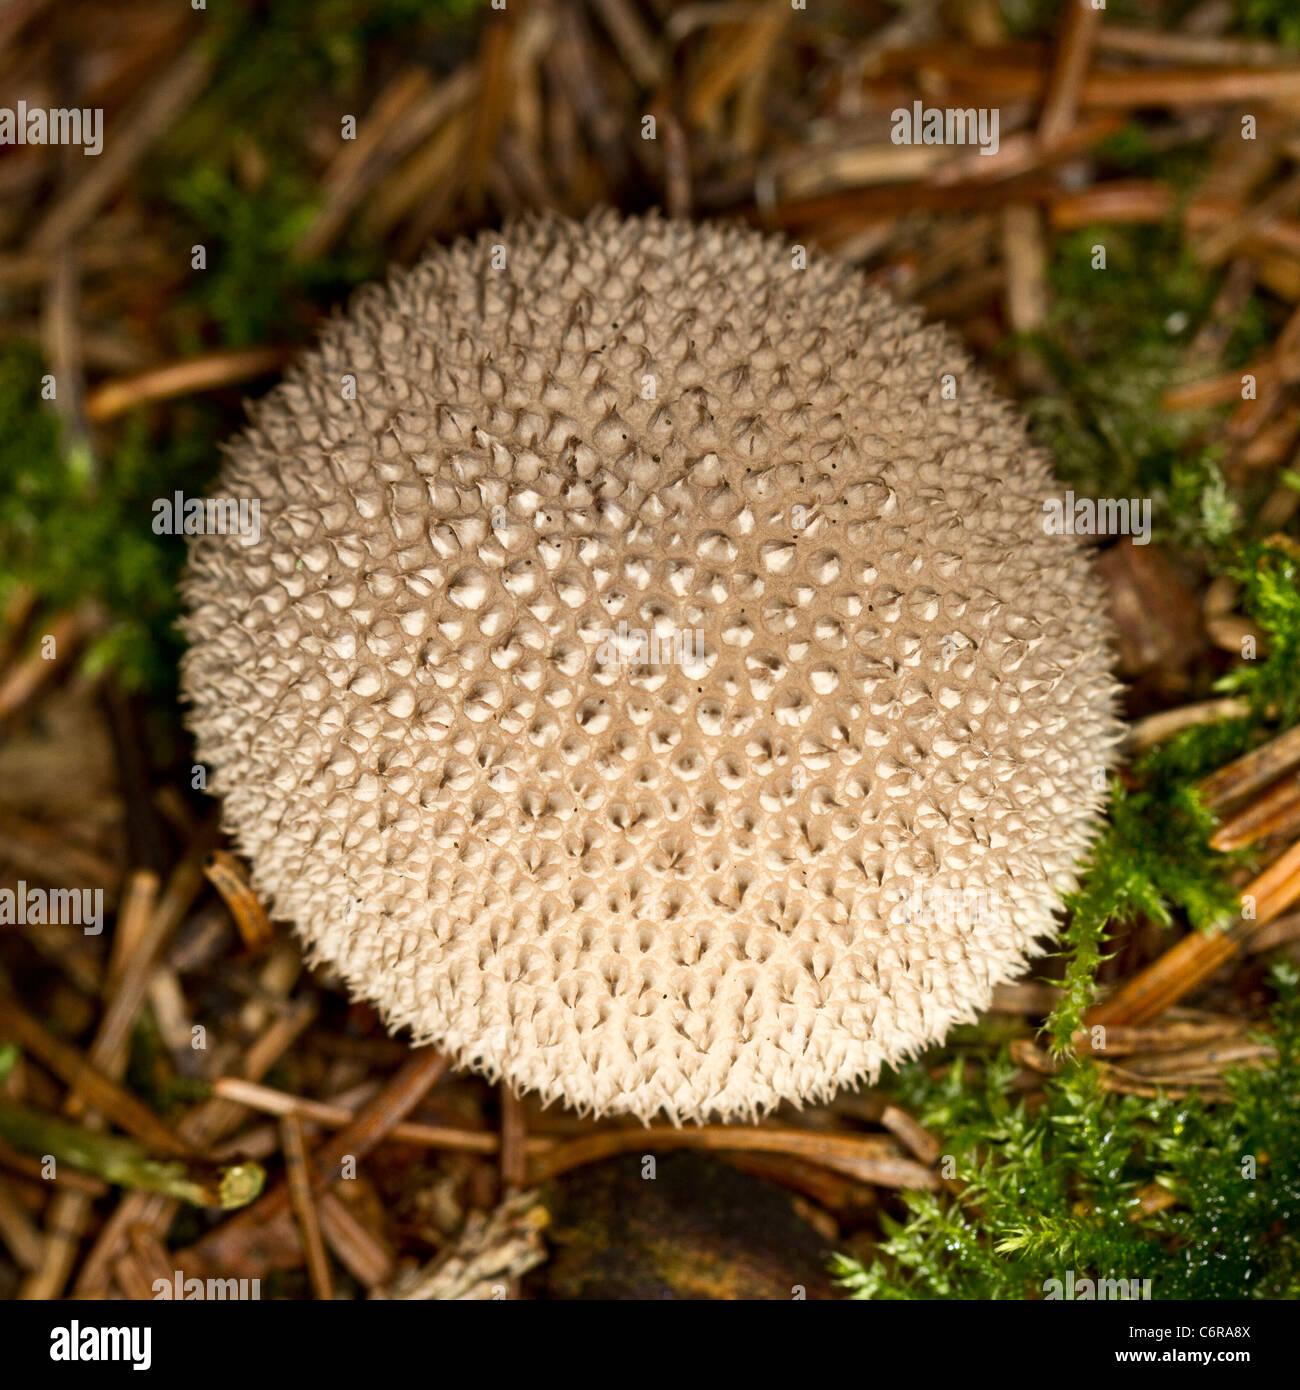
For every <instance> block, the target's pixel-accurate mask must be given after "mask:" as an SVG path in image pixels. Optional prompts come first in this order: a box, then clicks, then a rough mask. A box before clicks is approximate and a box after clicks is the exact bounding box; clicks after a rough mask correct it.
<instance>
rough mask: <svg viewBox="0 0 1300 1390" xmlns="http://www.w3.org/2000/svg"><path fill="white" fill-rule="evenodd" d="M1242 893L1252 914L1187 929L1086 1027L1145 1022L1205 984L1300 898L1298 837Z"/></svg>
mask: <svg viewBox="0 0 1300 1390" xmlns="http://www.w3.org/2000/svg"><path fill="white" fill-rule="evenodd" d="M1241 896H1242V900H1243V907H1244V906H1245V905H1246V902H1247V900H1253V906H1254V914H1255V915H1254V917H1253V918H1251V919H1242V920H1239V921H1238V922H1236V923H1235V924H1234V925H1233V926H1232V927H1230V928H1228V929H1227V930H1226V931H1222V932H1216V933H1214V934H1213V935H1206V934H1204V933H1202V932H1198V931H1192V932H1189V933H1188V934H1187V935H1186V936H1184V937H1183V938H1182V939H1181V940H1179V941H1178V942H1176V943H1175V944H1174V945H1173V946H1171V947H1170V948H1169V950H1167V951H1166V952H1165V953H1164V955H1162V956H1160V957H1158V958H1157V959H1156V960H1154V961H1152V962H1151V964H1150V965H1148V966H1147V967H1146V969H1145V970H1141V971H1139V972H1138V973H1137V974H1136V975H1134V976H1133V977H1132V978H1130V979H1128V980H1126V981H1125V982H1124V984H1123V985H1121V986H1120V988H1119V989H1118V990H1116V991H1115V993H1114V994H1113V995H1111V997H1110V998H1109V999H1106V1000H1104V1001H1103V1002H1102V1003H1101V1004H1098V1005H1097V1006H1096V1007H1095V1008H1093V1009H1090V1010H1089V1011H1088V1014H1087V1015H1086V1017H1085V1019H1084V1024H1085V1027H1089V1028H1091V1027H1094V1026H1095V1025H1097V1024H1102V1025H1111V1024H1116V1023H1146V1022H1147V1021H1148V1020H1150V1019H1153V1018H1155V1017H1157V1016H1158V1015H1159V1014H1161V1013H1163V1012H1164V1010H1165V1009H1167V1008H1168V1007H1169V1006H1170V1005H1171V1004H1175V1003H1177V1002H1178V1000H1180V999H1182V998H1183V997H1184V996H1185V995H1187V994H1190V993H1191V992H1192V990H1194V989H1196V988H1198V987H1199V986H1200V985H1202V984H1204V983H1205V982H1206V981H1207V980H1208V979H1209V978H1210V976H1211V975H1213V974H1214V972H1215V971H1216V970H1218V969H1219V967H1220V966H1222V965H1224V964H1226V963H1227V962H1228V961H1230V960H1231V959H1232V958H1233V956H1235V955H1236V954H1237V952H1238V951H1240V950H1241V949H1242V948H1243V947H1244V946H1245V944H1246V942H1247V941H1248V940H1249V939H1250V937H1251V936H1252V935H1253V933H1254V932H1255V931H1256V930H1258V928H1259V927H1261V926H1263V925H1264V924H1265V923H1266V922H1270V921H1272V920H1273V918H1274V917H1278V916H1280V915H1281V914H1282V913H1283V912H1284V911H1285V910H1286V909H1287V908H1288V907H1290V906H1291V905H1292V903H1294V902H1296V901H1297V900H1300V841H1297V843H1295V844H1294V845H1292V846H1291V848H1290V849H1289V850H1287V852H1286V853H1285V854H1283V855H1282V856H1281V857H1280V858H1279V859H1278V860H1276V861H1275V862H1274V863H1273V864H1271V865H1270V866H1269V867H1268V868H1267V869H1265V870H1264V872H1263V873H1262V874H1260V875H1259V877H1258V878H1256V879H1255V880H1254V881H1253V882H1251V883H1249V884H1248V885H1247V886H1246V888H1245V889H1244V890H1243V892H1242V895H1241Z"/></svg>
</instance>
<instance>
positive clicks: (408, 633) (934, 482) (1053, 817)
mask: <svg viewBox="0 0 1300 1390" xmlns="http://www.w3.org/2000/svg"><path fill="white" fill-rule="evenodd" d="M1051 486H1052V478H1051V471H1050V468H1049V465H1048V461H1047V459H1046V457H1045V455H1044V454H1043V453H1042V452H1041V451H1038V450H1036V449H1034V448H1033V447H1031V445H1030V444H1029V442H1028V440H1027V437H1026V430H1025V425H1024V422H1023V420H1022V418H1021V417H1020V416H1019V414H1018V413H1017V412H1016V411H1015V410H1014V408H1013V407H1011V406H1010V405H1009V404H1007V403H1006V402H1005V401H1004V400H1002V399H1000V398H999V396H998V395H997V393H996V392H995V390H994V389H993V388H992V387H991V386H990V384H989V383H988V382H987V381H986V380H985V379H984V377H983V376H982V375H981V374H980V373H979V371H978V370H977V369H976V368H974V366H973V365H972V363H971V360H970V358H969V356H968V355H967V354H966V353H965V352H964V350H963V349H962V348H961V347H960V346H959V345H958V343H957V342H956V340H955V338H954V337H953V335H952V333H951V332H950V331H948V330H947V329H945V328H942V327H935V326H929V327H927V326H924V325H923V324H922V322H921V319H920V315H919V314H918V313H917V311H915V310H913V309H910V308H904V307H900V305H899V304H897V303H896V302H895V301H894V300H893V299H892V298H890V297H889V296H888V295H887V294H886V293H885V292H884V291H882V290H880V289H878V288H875V287H873V286H871V285H870V284H869V283H868V282H867V281H866V279H865V278H864V277H863V275H862V274H861V273H860V272H858V271H856V270H854V269H853V268H851V267H849V266H846V265H844V264H841V263H839V262H837V261H835V260H834V259H832V258H828V257H822V256H817V255H813V256H810V257H809V258H808V260H807V264H806V268H804V266H803V254H802V251H801V250H800V249H798V248H792V247H791V246H790V245H789V244H788V243H786V242H784V241H782V240H779V239H776V238H772V237H768V236H765V235H763V234H760V233H758V232H755V231H752V230H748V229H744V228H741V227H735V226H725V225H709V224H705V225H695V224H689V223H684V222H677V221H669V220H664V219H662V218H659V217H657V216H647V217H643V218H623V217H621V216H619V215H617V214H614V213H610V212H601V213H598V214H594V215H593V216H592V217H590V218H589V219H588V220H587V221H585V222H583V223H576V222H571V221H567V220H564V219H561V218H557V217H541V218H535V219H529V220H526V221H522V222H518V223H515V224H513V225H512V226H509V227H507V228H506V230H505V231H503V232H496V233H487V234H484V235H481V236H479V237H478V239H477V240H473V241H462V242H458V243H457V244H456V245H453V246H451V247H447V248H437V249H434V250H433V251H431V252H430V253H429V254H428V255H427V256H426V257H425V258H424V259H423V260H422V261H420V262H419V263H418V264H417V265H415V266H414V267H413V268H410V269H403V270H396V271H394V272H393V274H392V276H391V278H390V279H389V280H388V282H387V283H386V284H384V285H372V286H369V287H367V288H365V289H364V290H362V291H361V292H360V293H359V294H358V295H357V297H356V298H355V300H354V301H353V303H352V305H351V306H350V307H349V309H348V310H347V312H346V314H343V315H341V316H339V317H336V318H335V319H334V320H333V321H332V322H331V323H330V325H329V326H328V327H327V329H326V330H325V332H324V334H323V336H322V339H321V342H320V344H319V346H318V347H316V348H315V349H314V350H312V351H311V352H309V353H307V354H306V355H305V356H304V357H303V358H302V359H301V361H300V362H299V363H298V364H297V365H296V366H294V367H293V368H291V369H290V371H289V372H288V374H287V376H286V379H285V381H284V382H283V383H282V384H280V385H279V386H277V387H276V388H275V389H274V390H272V391H271V392H270V394H269V395H268V396H267V397H266V398H265V399H264V400H262V401H261V402H260V403H259V404H257V405H255V406H254V407H253V408H252V411H251V424H250V425H249V427H248V428H247V429H246V430H245V431H244V432H243V433H242V434H241V435H240V436H239V437H238V438H237V439H236V440H235V442H234V443H233V445H232V446H230V447H229V449H228V451H227V456H226V459H225V463H224V468H223V471H222V474H221V477H220V480H219V484H218V486H217V488H216V495H217V496H218V497H220V498H221V499H223V500H224V499H243V500H249V501H252V500H256V501H257V502H258V504H259V508H260V529H258V528H253V530H252V531H251V532H250V534H248V535H246V536H242V537H241V536H236V535H220V534H207V535H199V536H194V537H193V538H192V539H191V550H190V564H189V570H188V573H187V576H186V579H185V590H186V598H187V600H188V603H189V609H190V611H189V615H188V617H187V619H186V631H187V636H188V637H189V640H190V643H191V645H190V648H189V650H188V651H187V653H186V655H185V657H184V660H183V665H182V676H183V686H184V691H185V694H186V696H187V698H188V700H189V701H190V704H191V711H190V724H191V727H192V728H193V731H194V733H195V735H196V738H197V748H198V755H199V758H200V759H201V760H202V762H203V763H204V764H206V765H207V766H208V767H209V768H210V769H211V777H210V789H211V790H213V791H215V792H216V793H218V794H219V795H220V796H221V797H222V798H223V799H224V825H225V827H226V829H227V830H228V831H229V833H230V834H231V836H232V837H233V839H234V841H235V843H236V845H237V847H238V849H239V850H240V851H241V852H242V853H243V854H244V855H245V856H246V857H247V859H248V860H249V862H250V864H251V866H252V881H253V884H254V886H255V888H256V889H257V890H258V891H259V892H260V893H261V894H262V895H263V896H264V898H265V900H266V901H267V902H268V903H269V905H270V907H271V910H272V912H273V914H274V915H276V916H278V917H281V918H284V919H286V920H288V921H290V922H292V923H294V924H295V925H296V928H297V930H298V932H299V933H300V935H301V937H302V939H303V940H304V941H305V942H306V944H307V946H308V948H309V951H310V954H311V958H312V959H313V960H314V961H316V962H321V963H328V965H330V966H332V967H333V969H334V970H335V971H337V972H338V974H339V975H340V976H341V977H342V979H343V980H345V981H346V982H347V985H348V987H349V988H350V990H351V991H352V993H353V994H354V996H359V997H362V998H364V999H367V1000H369V1001H371V1002H372V1003H373V1004H374V1005H375V1006H376V1007H377V1008H378V1009H379V1010H380V1011H381V1012H382V1014H383V1017H384V1018H385V1020H386V1021H387V1023H388V1024H389V1026H390V1027H393V1028H398V1027H406V1028H409V1029H410V1031H411V1035H412V1037H413V1039H414V1040H415V1041H416V1042H419V1043H432V1044H435V1045H436V1046H437V1047H439V1048H441V1049H443V1050H444V1051H445V1052H446V1053H447V1054H448V1055H449V1056H451V1057H452V1058H454V1059H455V1060H456V1061H457V1062H458V1063H460V1064H462V1065H464V1066H468V1067H473V1068H476V1069H478V1070H480V1071H482V1072H484V1073H486V1074H487V1075H489V1076H491V1077H504V1078H505V1079H506V1080H508V1081H509V1082H510V1083H511V1084H512V1085H514V1086H516V1087H519V1088H527V1089H531V1090H533V1091H535V1092H537V1093H538V1095H539V1096H540V1097H541V1098H542V1099H544V1100H546V1101H553V1100H556V1099H563V1100H564V1101H566V1102H568V1103H569V1104H571V1105H573V1106H575V1107H577V1108H578V1109H579V1110H581V1111H584V1112H585V1111H593V1112H597V1113H600V1112H626V1113H630V1114H632V1115H636V1116H639V1117H641V1118H642V1119H649V1118H650V1117H652V1116H654V1115H656V1114H665V1115H667V1116H668V1117H670V1118H671V1119H673V1120H683V1119H703V1118H705V1117H707V1116H717V1117H722V1118H737V1117H746V1118H750V1117H754V1116H756V1115H759V1114H761V1113H763V1112H764V1111H766V1110H768V1109H769V1108H770V1107H772V1106H773V1105H775V1104H776V1103H778V1102H780V1101H782V1100H792V1101H796V1102H797V1101H801V1100H806V1099H810V1098H825V1097H827V1096H829V1095H830V1094H831V1093H832V1092H833V1091H834V1090H835V1089H836V1088H837V1087H840V1086H842V1085H845V1084H847V1083H851V1082H854V1081H856V1080H860V1079H864V1078H871V1079H874V1078H875V1076H876V1074H877V1072H878V1070H879V1069H880V1067H881V1066H882V1065H883V1064H886V1063H897V1062H900V1061H902V1060H903V1059H905V1058H906V1057H908V1056H910V1055H912V1054H915V1053H916V1052H917V1051H918V1050H920V1049H921V1048H923V1047H925V1046H926V1045H927V1044H929V1043H932V1042H935V1041H937V1040H939V1039H942V1038H943V1037H944V1035H945V1034H946V1033H947V1032H948V1030H949V1029H950V1028H951V1027H952V1026H953V1025H954V1024H956V1023H959V1022H963V1021H969V1020H971V1019H973V1018H975V1017H976V1015H977V1014H978V1012H979V1011H980V1010H981V1009H983V1008H985V1007H986V1006H987V1005H988V1003H989V1001H990V996H991V994H992V991H993V987H994V986H995V985H996V984H998V983H999V982H1001V981H1007V980H1012V979H1014V978H1016V977H1017V975H1019V974H1020V973H1022V972H1023V970H1024V968H1025V965H1026V962H1027V961H1028V960H1029V959H1030V958H1031V957H1033V956H1035V955H1037V954H1039V953H1040V952H1041V951H1042V950H1044V949H1045V948H1046V945H1047V944H1048V943H1049V942H1050V940H1051V939H1052V936H1053V934H1054V932H1055V931H1056V929H1057V926H1058V917H1059V914H1060V911H1061V899H1062V895H1063V893H1066V892H1068V891H1069V890H1071V889H1072V888H1073V887H1074V886H1075V885H1076V883H1077V871H1076V864H1077V862H1078V860H1079V858H1080V856H1081V855H1083V854H1084V853H1085V852H1086V851H1087V849H1088V847H1089V845H1090V842H1091V839H1092V836H1093V834H1094V831H1095V829H1096V826H1097V822H1098V814H1099V809H1100V807H1101V805H1102V803H1103V801H1104V797H1105V789H1106V781H1107V776H1106V774H1107V770H1108V768H1109V766H1110V765H1111V762H1112V760H1113V754H1114V748H1115V745H1116V743H1117V742H1118V739H1119V736H1120V726H1119V724H1118V721H1117V720H1116V717H1115V713H1114V708H1113V706H1114V697H1115V691H1116V688H1117V687H1116V685H1115V683H1114V681H1113V680H1112V678H1111V674H1110V670H1109V666H1110V657H1109V652H1108V638H1109V627H1108V623H1107V619H1106V616H1105V605H1104V600H1103V594H1102V590H1101V587H1100V585H1099V583H1098V581H1097V580H1096V578H1095V577H1094V575H1093V573H1092V569H1091V564H1090V561H1089V559H1088V556H1087V554H1086V553H1085V551H1084V549H1083V546H1082V543H1081V542H1080V541H1078V540H1077V539H1076V538H1075V537H1074V536H1072V535H1061V534H1050V533H1049V531H1048V530H1047V529H1046V527H1045V523H1044V517H1045V512H1044V501H1045V499H1046V498H1047V497H1048V496H1049V494H1050V492H1051Z"/></svg>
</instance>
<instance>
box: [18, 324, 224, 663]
mask: <svg viewBox="0 0 1300 1390" xmlns="http://www.w3.org/2000/svg"><path fill="white" fill-rule="evenodd" d="M43 372H44V368H43V366H42V364H41V361H40V358H39V357H38V356H37V355H36V353H35V352H34V351H33V350H32V349H31V348H29V347H26V346H24V345H22V344H15V345H11V346H9V347H6V348H5V349H4V350H3V351H0V422H3V429H2V430H0V594H2V593H5V592H9V591H11V590H12V589H13V588H14V586H16V585H19V584H23V585H26V586H27V587H28V588H30V589H32V590H34V591H35V593H36V594H37V596H38V597H39V598H40V599H41V600H42V601H43V602H44V603H45V605H46V606H47V608H48V609H50V610H52V611H57V610H60V609H64V608H67V607H69V606H71V605H73V604H75V603H77V602H78V601H79V600H82V599H87V598H93V599H96V600H98V601H99V602H100V603H101V604H102V605H103V607H104V608H105V610H106V611H107V613H108V615H109V619H110V622H109V625H108V627H107V629H106V631H105V632H104V634H103V635H102V636H101V638H100V639H99V640H98V642H97V643H96V644H95V645H94V646H93V647H92V648H91V650H90V652H89V653H88V656H87V658H86V660H87V665H88V667H89V668H90V669H91V670H98V669H102V668H104V667H106V666H112V667H114V668H115V669H116V671H117V672H118V674H119V677H120V679H121V680H122V682H123V684H124V685H126V686H128V687H130V686H138V685H149V686H155V687H158V688H160V689H165V688H167V687H168V686H169V684H170V683H171V682H172V681H173V679H174V676H173V674H172V671H173V667H174V665H175V650H176V648H175V638H174V636H173V634H172V630H171V623H172V621H173V619H174V617H175V615H176V612H177V611H178V610H177V600H176V580H177V576H178V575H179V572H180V567H181V564H182V562H183V560H184V543H183V541H181V540H178V539H177V538H175V537H171V536H157V535H154V533H153V529H152V518H153V502H154V499H155V498H158V497H170V495H171V493H172V491H173V489H174V488H176V487H179V486H181V480H182V479H183V480H184V482H185V486H186V487H187V488H191V487H192V486H193V482H192V480H193V479H195V478H199V479H202V478H205V477H206V476H207V473H208V471H209V470H210V468H211V464H212V462H215V459H212V460H209V458H208V448H209V446H208V445H207V444H206V443H205V442H204V433H203V432H202V431H201V430H197V429H196V430H195V431H193V432H192V433H190V434H188V435H185V436H182V438H184V439H187V440H188V441H189V443H188V444H187V445H177V444H173V445H172V446H170V447H162V448H159V447H158V446H156V445H155V444H154V443H153V441H151V440H150V439H149V438H148V436H147V433H146V431H145V428H144V424H143V421H142V420H136V421H135V422H134V423H133V424H132V425H130V426H129V427H128V428H127V429H126V431H125V432H124V434H123V436H122V438H121V440H120V442H119V444H118V447H117V449H116V450H115V452H114V454H113V456H112V457H111V458H110V459H108V460H107V461H106V462H105V464H104V466H103V467H102V469H96V468H95V467H94V466H93V463H92V459H91V457H90V455H89V454H88V453H87V452H86V451H85V450H84V449H80V448H68V447H66V446H65V444H64V442H63V439H62V433H61V429H60V423H59V419H58V417H57V416H56V415H55V414H54V412H53V411H52V410H50V409H49V408H48V407H47V406H46V405H45V403H44V402H43V401H42V397H41V382H42V375H43Z"/></svg>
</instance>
